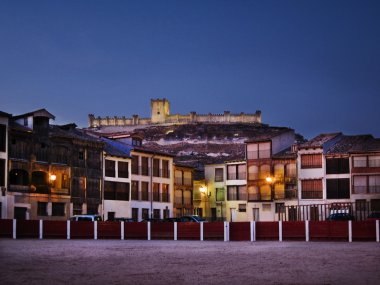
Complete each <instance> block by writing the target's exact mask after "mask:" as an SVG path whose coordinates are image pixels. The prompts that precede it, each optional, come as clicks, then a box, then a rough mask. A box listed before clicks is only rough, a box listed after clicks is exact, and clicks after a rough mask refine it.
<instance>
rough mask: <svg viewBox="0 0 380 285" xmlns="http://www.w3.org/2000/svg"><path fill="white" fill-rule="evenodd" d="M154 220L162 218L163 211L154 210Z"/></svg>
mask: <svg viewBox="0 0 380 285" xmlns="http://www.w3.org/2000/svg"><path fill="white" fill-rule="evenodd" d="M153 218H155V219H160V218H161V210H160V209H153Z"/></svg>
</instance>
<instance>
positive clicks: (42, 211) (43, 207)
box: [37, 202, 47, 216]
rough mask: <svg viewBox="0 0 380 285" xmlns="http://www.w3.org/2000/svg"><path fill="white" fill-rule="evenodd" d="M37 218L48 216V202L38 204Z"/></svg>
mask: <svg viewBox="0 0 380 285" xmlns="http://www.w3.org/2000/svg"><path fill="white" fill-rule="evenodd" d="M37 216H47V202H37Z"/></svg>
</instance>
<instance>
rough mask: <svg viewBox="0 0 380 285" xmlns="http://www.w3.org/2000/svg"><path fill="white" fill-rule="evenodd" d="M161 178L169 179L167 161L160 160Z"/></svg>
mask: <svg viewBox="0 0 380 285" xmlns="http://www.w3.org/2000/svg"><path fill="white" fill-rule="evenodd" d="M162 177H164V178H169V177H170V171H169V161H168V160H164V159H163V160H162Z"/></svg>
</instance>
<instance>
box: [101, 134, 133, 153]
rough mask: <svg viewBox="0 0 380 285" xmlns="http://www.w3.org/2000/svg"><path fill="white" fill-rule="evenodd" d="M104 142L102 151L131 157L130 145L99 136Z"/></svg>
mask: <svg viewBox="0 0 380 285" xmlns="http://www.w3.org/2000/svg"><path fill="white" fill-rule="evenodd" d="M101 140H102V141H103V142H104V143H105V145H104V151H105V152H106V153H107V154H110V155H113V156H118V157H127V158H129V157H131V150H132V146H130V145H127V144H124V143H121V142H118V141H115V140H110V139H107V138H101Z"/></svg>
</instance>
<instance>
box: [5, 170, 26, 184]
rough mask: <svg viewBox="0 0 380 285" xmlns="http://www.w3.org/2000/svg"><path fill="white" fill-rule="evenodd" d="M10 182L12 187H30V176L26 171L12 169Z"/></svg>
mask: <svg viewBox="0 0 380 285" xmlns="http://www.w3.org/2000/svg"><path fill="white" fill-rule="evenodd" d="M9 182H10V184H11V185H23V186H28V185H29V175H28V172H27V171H26V170H23V169H12V170H11V171H10V173H9Z"/></svg>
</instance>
